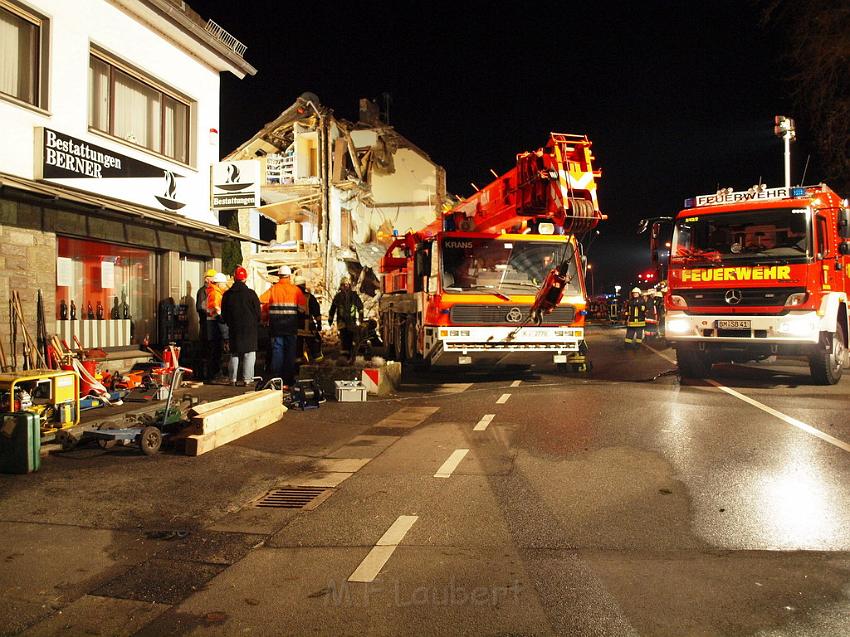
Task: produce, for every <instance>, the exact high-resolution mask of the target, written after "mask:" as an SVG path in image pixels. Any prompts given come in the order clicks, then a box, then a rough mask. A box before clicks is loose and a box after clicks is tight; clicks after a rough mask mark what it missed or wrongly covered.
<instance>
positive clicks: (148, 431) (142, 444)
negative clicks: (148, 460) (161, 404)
mask: <svg viewBox="0 0 850 637" xmlns="http://www.w3.org/2000/svg"><path fill="white" fill-rule="evenodd" d="M161 446H162V432H161V431H160V430H159V429H158V428H157V427H145V428H144V429H142V433H141V435H140V436H139V448H140V449H141V450H142V453H143V454H145V455H146V456H153V455H156V453H157V452H159V448H160V447H161Z"/></svg>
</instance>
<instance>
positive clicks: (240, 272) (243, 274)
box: [233, 265, 248, 281]
mask: <svg viewBox="0 0 850 637" xmlns="http://www.w3.org/2000/svg"><path fill="white" fill-rule="evenodd" d="M233 278H234V279H235V280H236V281H244V280H245V279H247V278H248V270H246V269H245V268H243V267H242V266H241V265H237V266H236V269H235V270H234V271H233Z"/></svg>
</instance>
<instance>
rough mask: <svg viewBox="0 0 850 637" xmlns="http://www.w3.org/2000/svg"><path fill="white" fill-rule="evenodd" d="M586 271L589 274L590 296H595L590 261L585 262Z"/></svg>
mask: <svg viewBox="0 0 850 637" xmlns="http://www.w3.org/2000/svg"><path fill="white" fill-rule="evenodd" d="M587 271H588V273H589V274H590V296H591V297H594V296H596V281H595V280H594V278H593V266H592V265H591V264H590V263H588V264H587Z"/></svg>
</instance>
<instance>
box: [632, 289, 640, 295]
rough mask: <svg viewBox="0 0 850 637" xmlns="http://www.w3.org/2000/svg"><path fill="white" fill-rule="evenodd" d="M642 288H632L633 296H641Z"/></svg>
mask: <svg viewBox="0 0 850 637" xmlns="http://www.w3.org/2000/svg"><path fill="white" fill-rule="evenodd" d="M640 293H641V292H640V288H632V294H640Z"/></svg>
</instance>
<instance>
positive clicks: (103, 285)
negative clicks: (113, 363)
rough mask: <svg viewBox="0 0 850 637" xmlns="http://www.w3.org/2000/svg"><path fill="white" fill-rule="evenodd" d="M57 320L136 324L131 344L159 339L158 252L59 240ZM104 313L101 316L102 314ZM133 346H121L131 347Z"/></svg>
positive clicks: (133, 328) (65, 238) (92, 242)
mask: <svg viewBox="0 0 850 637" xmlns="http://www.w3.org/2000/svg"><path fill="white" fill-rule="evenodd" d="M58 257H59V261H58V263H57V269H58V273H57V282H56V318H58V319H62V318H63V316H64V317H67V318H68V319H70V318H71V304H72V303H73V304H74V307H75V308H76V311H75V314H76V316H75V318H76V319H77V320H83V319H88V318H89V312H90V311H91V314H92V318H95V319H97V317H98V314H99V313H100V315H101V316H102V317H103V319H104V320H113V319H130V322H131V326H132V327H131V331H130V343H132V344H138V343H141V342H142V341H143V339H144V337H145V336H150V337H151V339H152V340H154V337H155V336H156V329H155V328H156V323H155V315H154V311H155V306H156V266H155V262H156V258H155V257H156V253H154V252H151V251H150V250H142V249H140V248H130V247H126V246H121V245H116V244H112V243H102V242H100V241H87V240H83V239H71V238H68V237H59V238H58ZM98 308H100V312H98ZM130 343H120V344H121V345H129V344H130Z"/></svg>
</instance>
